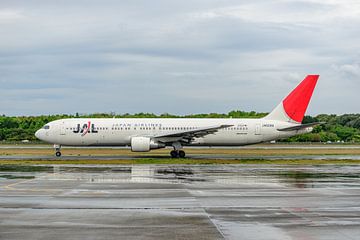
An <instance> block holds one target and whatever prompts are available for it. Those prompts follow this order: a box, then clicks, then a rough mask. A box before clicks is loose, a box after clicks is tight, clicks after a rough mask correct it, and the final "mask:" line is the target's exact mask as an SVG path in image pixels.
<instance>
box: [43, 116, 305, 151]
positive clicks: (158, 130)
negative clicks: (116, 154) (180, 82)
mask: <svg viewBox="0 0 360 240" xmlns="http://www.w3.org/2000/svg"><path fill="white" fill-rule="evenodd" d="M219 124H225V125H232V126H231V127H227V128H223V129H219V130H218V131H217V132H215V133H212V134H209V135H206V136H204V137H200V138H195V139H194V140H193V141H191V142H190V143H189V144H186V143H185V144H183V145H185V146H186V145H190V146H242V145H248V144H255V143H261V142H266V141H271V140H277V139H280V138H287V137H291V136H294V135H297V134H302V133H306V132H310V131H311V130H312V128H306V129H302V130H297V131H285V132H284V131H278V129H281V128H285V127H290V126H294V125H296V124H294V123H290V122H283V121H277V120H268V119H264V118H262V119H211V118H207V119H197V118H175V119H174V118H172V119H163V118H92V119H85V118H71V119H61V120H56V121H53V122H50V123H49V124H47V126H48V127H47V129H44V128H43V129H40V130H39V131H38V132H37V133H36V136H37V137H38V138H40V139H42V140H43V141H46V142H49V143H54V144H60V145H66V146H130V144H131V139H132V138H133V137H138V136H141V137H147V136H149V137H150V138H152V137H154V136H155V137H156V136H160V135H166V134H171V133H178V132H184V131H191V130H194V129H201V128H204V127H209V126H216V125H219ZM88 126H90V127H88Z"/></svg>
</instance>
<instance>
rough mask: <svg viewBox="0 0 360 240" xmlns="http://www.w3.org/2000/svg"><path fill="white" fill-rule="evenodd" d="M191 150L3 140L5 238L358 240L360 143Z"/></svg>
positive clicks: (0, 198) (0, 182) (0, 172)
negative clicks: (58, 148) (172, 154)
mask: <svg viewBox="0 0 360 240" xmlns="http://www.w3.org/2000/svg"><path fill="white" fill-rule="evenodd" d="M186 150H187V153H188V156H189V157H188V158H187V159H170V158H168V156H167V154H168V150H160V151H155V152H151V153H144V154H136V153H131V152H130V151H129V150H128V149H121V148H85V149H81V148H64V150H63V154H64V158H61V160H59V159H58V158H55V157H53V156H52V155H53V150H52V149H51V148H50V147H49V146H46V145H45V146H43V145H37V146H28V145H26V146H24V145H19V146H9V145H2V146H0V239H53V240H56V239H277V240H278V239H358V236H359V235H360V201H359V199H360V164H359V162H360V157H359V156H360V146H358V145H354V146H352V145H345V146H343V145H340V146H337V145H331V146H329V145H326V146H325V145H311V146H309V145H306V146H304V145H299V146H290V147H289V146H284V145H256V146H249V147H245V148H231V149H228V148H219V149H214V148H211V149H207V148H190V149H186ZM170 161H173V162H170Z"/></svg>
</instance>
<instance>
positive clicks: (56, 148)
mask: <svg viewBox="0 0 360 240" xmlns="http://www.w3.org/2000/svg"><path fill="white" fill-rule="evenodd" d="M54 148H55V156H57V157H61V151H60V150H61V145H57V144H54Z"/></svg>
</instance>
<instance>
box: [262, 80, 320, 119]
mask: <svg viewBox="0 0 360 240" xmlns="http://www.w3.org/2000/svg"><path fill="white" fill-rule="evenodd" d="M318 79H319V75H308V76H307V77H306V78H305V79H304V80H303V81H302V82H301V83H300V84H299V85H298V86H297V87H296V88H295V89H294V90H293V91H292V92H291V93H290V94H289V95H288V96H287V97H286V98H285V99H284V100H283V101H282V102H281V103H280V104H279V105H278V106H277V107H276V108H275V109H274V110H273V111H272V112H271V113H269V114H268V115H267V116H266V117H265V118H264V119H271V120H279V121H285V122H292V123H301V122H302V120H303V118H304V115H305V112H306V109H307V107H308V105H309V102H310V99H311V96H312V94H313V92H314V89H315V86H316V83H317V80H318Z"/></svg>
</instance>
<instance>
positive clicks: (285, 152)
mask: <svg viewBox="0 0 360 240" xmlns="http://www.w3.org/2000/svg"><path fill="white" fill-rule="evenodd" d="M15 147H16V146H15ZM185 150H186V153H187V154H188V155H190V154H202V155H208V154H211V155H212V154H219V155H222V154H225V155H241V156H253V155H255V156H259V155H261V156H275V155H276V156H290V155H360V148H331V147H329V148H308V149H298V148H276V149H274V148H269V149H266V148H251V149H249V148H186V149H185ZM169 151H170V149H160V150H154V151H151V152H149V153H133V152H131V151H130V150H129V149H119V148H118V149H117V148H63V149H62V153H63V155H66V156H116V155H122V156H139V157H141V156H153V157H158V156H168V155H169ZM0 155H3V156H14V155H26V156H31V155H49V156H52V155H54V150H53V149H52V148H40V149H37V148H9V149H6V148H5V149H0Z"/></svg>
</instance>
